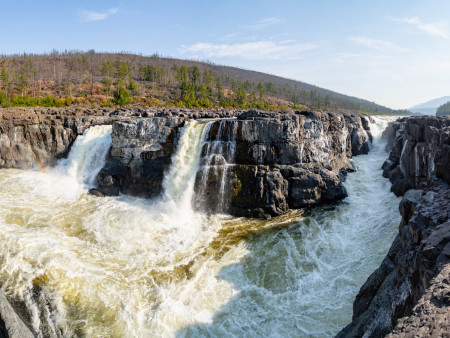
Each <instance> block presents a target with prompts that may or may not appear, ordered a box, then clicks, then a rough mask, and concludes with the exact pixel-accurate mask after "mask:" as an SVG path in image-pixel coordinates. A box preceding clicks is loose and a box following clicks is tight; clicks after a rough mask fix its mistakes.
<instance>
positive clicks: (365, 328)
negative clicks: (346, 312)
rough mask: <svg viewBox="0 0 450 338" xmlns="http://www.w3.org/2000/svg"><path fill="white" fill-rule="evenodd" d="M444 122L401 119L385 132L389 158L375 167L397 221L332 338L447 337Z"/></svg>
mask: <svg viewBox="0 0 450 338" xmlns="http://www.w3.org/2000/svg"><path fill="white" fill-rule="evenodd" d="M449 122H450V119H448V118H433V117H414V118H404V119H401V120H399V121H397V122H395V123H393V124H392V125H391V126H390V127H389V128H388V129H387V130H386V132H385V137H387V139H388V144H387V149H390V155H389V159H388V160H387V161H386V162H385V164H384V165H383V169H384V174H385V175H386V176H387V177H389V178H390V180H391V181H392V182H393V186H392V189H393V191H394V192H395V193H396V194H398V195H400V194H404V196H403V199H402V201H401V203H400V207H399V209H400V213H401V215H402V221H401V223H400V226H399V233H398V235H397V237H396V239H395V241H394V243H393V244H392V247H391V249H390V250H389V253H388V254H387V256H386V258H385V259H384V260H383V262H382V263H381V265H380V267H379V268H378V269H377V270H376V271H375V272H374V273H373V274H372V275H371V276H370V277H369V278H368V280H367V281H366V283H365V284H364V285H363V286H362V288H361V290H360V292H359V293H358V295H357V296H356V299H355V302H354V304H353V320H352V322H351V323H350V324H349V325H348V326H347V327H346V328H345V329H343V330H342V331H341V332H340V333H339V334H338V337H383V336H386V335H389V336H390V337H394V336H395V337H412V336H421V337H444V336H445V337H446V336H449V335H450V320H449V318H450V310H449V306H450V282H449V281H450V186H449V183H450V179H449V176H448V173H449V171H450V162H449V149H450V138H449V131H450V123H449ZM412 188H415V189H412ZM417 188H420V189H417Z"/></svg>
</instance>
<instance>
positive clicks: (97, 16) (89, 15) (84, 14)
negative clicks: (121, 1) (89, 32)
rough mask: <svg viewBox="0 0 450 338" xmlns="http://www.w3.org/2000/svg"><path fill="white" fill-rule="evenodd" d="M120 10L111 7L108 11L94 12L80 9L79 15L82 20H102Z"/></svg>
mask: <svg viewBox="0 0 450 338" xmlns="http://www.w3.org/2000/svg"><path fill="white" fill-rule="evenodd" d="M117 11H118V9H117V8H110V9H108V10H107V11H106V12H92V11H86V10H79V11H78V15H79V17H80V19H81V21H82V22H90V21H101V20H105V19H106V18H107V17H109V16H111V15H114V14H116V13H117Z"/></svg>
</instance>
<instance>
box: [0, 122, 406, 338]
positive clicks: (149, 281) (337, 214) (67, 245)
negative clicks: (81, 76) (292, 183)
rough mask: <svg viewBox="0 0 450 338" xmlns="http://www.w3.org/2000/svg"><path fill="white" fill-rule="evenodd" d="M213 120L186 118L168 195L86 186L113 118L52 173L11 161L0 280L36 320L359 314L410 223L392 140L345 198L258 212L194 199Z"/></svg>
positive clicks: (284, 331) (229, 327) (164, 333)
mask: <svg viewBox="0 0 450 338" xmlns="http://www.w3.org/2000/svg"><path fill="white" fill-rule="evenodd" d="M380 123H381V122H380ZM380 123H378V122H377V125H379V124H380ZM383 123H384V122H383ZM380 130H381V127H380ZM204 131H205V124H204V123H198V122H195V121H191V122H189V123H188V124H187V125H186V127H185V130H184V132H183V135H182V139H181V140H180V142H179V148H178V151H177V154H176V155H175V157H174V160H173V162H174V163H175V165H174V166H172V168H171V169H170V171H169V172H168V174H167V175H166V180H165V182H164V187H165V194H164V196H163V197H162V198H161V199H160V200H153V201H151V200H144V199H138V198H132V197H127V196H120V197H105V198H96V197H93V196H91V195H89V194H87V188H89V187H90V186H91V185H92V182H93V180H95V175H96V173H97V172H98V170H99V169H100V168H101V165H102V164H103V161H104V156H106V153H107V150H108V148H109V145H110V142H111V140H110V128H109V129H108V127H106V126H104V127H93V128H91V129H90V130H89V131H88V132H87V133H86V134H85V135H84V136H83V137H80V138H79V139H78V140H77V143H76V144H75V145H74V147H73V149H72V150H71V153H70V155H69V157H68V159H67V160H66V161H63V162H61V163H60V164H59V165H58V167H57V168H55V169H54V170H53V171H51V172H48V173H40V172H35V171H18V170H0V243H2V246H1V251H0V260H1V265H0V267H1V270H0V281H1V283H2V287H3V290H4V291H5V292H6V294H7V295H8V296H9V297H10V299H15V300H20V301H22V302H24V303H25V304H26V307H27V309H28V311H29V313H30V316H31V322H32V325H33V328H34V329H35V330H36V332H39V334H40V335H41V336H64V337H69V336H89V337H105V336H111V337H150V336H157V337H158V336H159V337H170V336H233V335H235V336H243V335H246V336H299V335H302V336H314V337H317V336H330V335H332V334H334V333H336V332H337V331H339V330H340V329H341V328H342V327H343V326H345V325H346V324H347V323H348V322H349V321H350V320H351V314H352V302H353V298H354V296H355V295H356V293H357V292H358V290H359V287H360V286H361V285H362V284H363V283H364V281H365V280H366V278H367V277H368V275H369V274H370V273H371V272H372V271H373V270H374V269H375V268H376V267H377V266H378V265H379V263H380V262H381V260H382V258H383V257H384V255H385V254H386V252H387V250H388V248H389V246H390V244H391V242H392V240H393V238H394V235H395V232H396V229H397V226H398V222H399V216H398V212H397V205H398V199H397V198H395V197H394V195H393V194H391V193H390V192H389V182H388V181H387V180H385V179H384V178H382V176H381V170H380V167H381V164H382V162H383V160H384V158H385V157H386V154H385V153H384V151H383V150H382V148H383V147H382V146H381V145H380V144H378V143H375V145H374V147H373V149H372V152H371V153H370V154H369V155H362V156H358V157H356V158H355V159H354V162H355V165H356V167H357V168H358V171H357V172H356V173H352V174H349V175H348V179H347V182H346V183H345V185H346V188H347V190H348V192H349V197H348V198H347V199H346V200H345V201H344V202H343V203H340V204H338V205H335V206H333V207H327V208H321V209H315V210H313V211H311V212H308V213H307V214H306V215H303V216H302V214H301V212H291V213H288V214H287V215H285V216H283V217H280V218H277V219H273V220H271V221H261V220H247V219H243V218H233V217H228V216H225V215H217V216H206V215H202V214H199V213H196V212H194V211H193V210H192V208H191V207H190V199H191V198H192V194H193V184H194V180H195V173H196V170H197V169H198V165H199V150H198V149H199V145H200V144H201V142H202V138H203V137H204V135H203V134H204ZM105 149H106V150H105ZM93 153H95V154H97V155H95V156H91V155H92V154H93ZM102 156H103V157H102ZM99 159H101V161H100V162H101V163H99V162H98V161H99Z"/></svg>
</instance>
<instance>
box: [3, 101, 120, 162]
mask: <svg viewBox="0 0 450 338" xmlns="http://www.w3.org/2000/svg"><path fill="white" fill-rule="evenodd" d="M0 116H1V117H2V120H1V119H0V168H18V169H30V168H33V167H34V166H36V165H37V166H51V165H54V164H55V163H56V161H57V160H58V159H59V158H61V157H64V156H65V155H67V153H68V151H69V148H70V146H71V145H72V143H73V142H74V141H75V139H76V137H77V136H78V135H80V134H82V133H83V132H84V131H85V130H86V129H87V128H89V127H90V126H92V125H98V124H110V123H112V121H113V120H115V119H117V118H113V117H110V116H109V111H102V110H100V111H91V110H89V109H87V110H78V109H69V108H68V109H67V110H62V109H46V108H42V109H20V108H13V109H0Z"/></svg>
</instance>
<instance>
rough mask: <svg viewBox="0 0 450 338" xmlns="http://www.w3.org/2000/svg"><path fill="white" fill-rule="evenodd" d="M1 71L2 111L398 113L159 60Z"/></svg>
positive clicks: (11, 64)
mask: <svg viewBox="0 0 450 338" xmlns="http://www.w3.org/2000/svg"><path fill="white" fill-rule="evenodd" d="M0 69H1V76H0V91H2V92H3V99H2V94H1V93H0V105H3V106H5V105H8V104H10V105H21V104H22V105H36V104H39V105H45V102H47V103H48V102H50V101H51V100H50V99H49V97H51V98H54V99H56V101H52V102H59V104H68V103H72V102H73V101H74V100H75V102H76V103H78V104H98V105H109V104H125V103H128V102H131V101H133V102H135V103H140V104H148V105H178V106H201V107H219V106H223V107H230V106H231V107H245V108H247V107H257V108H274V107H275V108H276V107H280V108H283V107H286V108H287V107H288V108H298V109H301V108H302V107H303V108H309V109H318V110H347V111H361V112H370V113H392V112H393V111H392V109H390V108H387V107H384V106H381V105H378V104H376V103H374V102H370V101H367V100H363V99H359V98H356V97H351V96H347V95H343V94H340V93H336V92H333V91H330V90H327V89H323V88H319V87H316V86H313V85H310V84H307V83H304V82H300V81H295V80H290V79H286V78H282V77H279V76H275V75H269V74H265V73H261V72H256V71H251V70H245V69H240V68H235V67H228V66H220V65H215V64H212V63H208V62H200V61H192V60H181V59H173V58H163V57H160V56H158V55H152V56H142V55H135V54H127V53H118V54H112V53H96V52H95V51H88V52H78V51H75V52H67V51H66V52H63V53H61V52H52V53H51V54H40V55H35V54H23V55H9V56H3V58H2V60H1V63H0ZM128 95H129V96H130V97H131V98H132V100H130V97H128ZM23 97H29V98H30V100H26V99H23ZM31 98H33V99H34V101H33V100H31ZM43 98H46V99H47V101H45V102H44V101H43ZM58 100H59V101H58ZM43 102H44V103H43ZM48 104H49V105H51V102H50V103H48Z"/></svg>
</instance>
